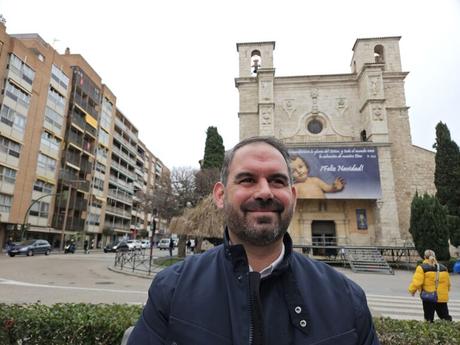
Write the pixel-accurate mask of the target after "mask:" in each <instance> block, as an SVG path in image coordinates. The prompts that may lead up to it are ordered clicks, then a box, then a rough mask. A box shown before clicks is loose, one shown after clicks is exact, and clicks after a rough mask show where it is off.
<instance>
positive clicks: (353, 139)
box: [235, 37, 435, 246]
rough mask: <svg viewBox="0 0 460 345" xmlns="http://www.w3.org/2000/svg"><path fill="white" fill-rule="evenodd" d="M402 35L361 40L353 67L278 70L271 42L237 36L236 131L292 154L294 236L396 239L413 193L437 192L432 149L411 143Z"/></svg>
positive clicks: (365, 241)
mask: <svg viewBox="0 0 460 345" xmlns="http://www.w3.org/2000/svg"><path fill="white" fill-rule="evenodd" d="M400 38H401V37H376V38H361V39H357V40H356V42H355V44H354V46H353V56H352V58H351V66H350V67H351V72H350V73H344V74H328V75H306V76H305V75H299V76H276V75H275V66H274V62H273V61H274V55H273V54H274V50H275V42H253V43H238V44H237V51H238V53H239V76H238V77H237V78H236V79H235V85H236V87H237V88H238V91H239V113H238V116H239V132H240V139H244V138H247V137H250V136H254V135H268V136H274V137H276V138H278V139H280V140H281V141H283V142H284V143H285V144H286V145H287V146H288V148H289V150H290V153H291V155H292V165H291V166H292V168H293V174H294V177H295V179H296V180H295V187H296V189H297V191H298V201H297V207H296V212H295V215H294V218H293V222H292V223H291V226H290V229H289V232H290V234H291V236H292V237H293V240H294V243H295V244H301V245H311V244H329V245H382V246H393V245H402V244H404V243H405V241H406V240H410V239H411V236H410V233H409V221H410V204H411V201H412V198H413V195H414V194H415V192H416V191H418V192H419V193H420V192H421V193H423V192H425V191H426V192H428V193H434V192H435V186H434V181H433V180H434V152H432V151H429V150H425V149H423V148H420V147H417V146H414V145H412V142H411V135H410V124H409V116H408V111H409V107H408V106H407V105H406V100H405V93H404V79H405V77H406V76H407V74H408V72H404V71H402V69H401V57H400V51H399V40H400Z"/></svg>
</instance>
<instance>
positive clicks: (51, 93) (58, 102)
mask: <svg viewBox="0 0 460 345" xmlns="http://www.w3.org/2000/svg"><path fill="white" fill-rule="evenodd" d="M48 103H51V104H52V105H54V107H55V108H56V109H57V110H58V111H59V112H60V113H62V114H63V113H64V107H65V98H64V96H62V95H61V94H60V93H59V92H57V91H56V90H55V89H54V88H53V87H51V86H50V88H49V90H48Z"/></svg>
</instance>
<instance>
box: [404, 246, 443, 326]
mask: <svg viewBox="0 0 460 345" xmlns="http://www.w3.org/2000/svg"><path fill="white" fill-rule="evenodd" d="M437 270H439V275H438V288H437V289H436V271H437ZM422 290H423V291H426V292H433V291H435V290H436V292H437V294H438V301H437V302H427V301H423V300H422V303H423V314H424V317H425V320H426V321H429V322H433V319H434V312H435V311H436V314H438V317H439V318H440V319H443V320H448V321H452V317H451V316H450V315H449V308H448V307H447V301H448V300H449V290H450V276H449V272H448V271H447V268H446V266H444V265H442V264H439V263H438V262H437V261H436V254H435V252H434V251H432V250H431V249H427V250H425V253H424V260H423V263H422V264H421V265H418V266H417V268H416V269H415V273H414V276H413V278H412V282H411V283H410V285H409V292H410V293H411V294H412V296H414V295H415V293H416V292H417V291H420V292H421V291H422Z"/></svg>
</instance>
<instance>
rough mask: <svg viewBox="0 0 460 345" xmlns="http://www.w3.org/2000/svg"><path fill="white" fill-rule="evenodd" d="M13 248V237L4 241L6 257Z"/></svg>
mask: <svg viewBox="0 0 460 345" xmlns="http://www.w3.org/2000/svg"><path fill="white" fill-rule="evenodd" d="M13 247H14V243H13V237H9V238H8V240H7V241H6V255H8V251H9V250H10V249H11V248H13Z"/></svg>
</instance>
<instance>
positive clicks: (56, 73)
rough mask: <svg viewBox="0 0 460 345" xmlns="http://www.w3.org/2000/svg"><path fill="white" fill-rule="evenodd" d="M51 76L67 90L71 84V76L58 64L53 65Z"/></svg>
mask: <svg viewBox="0 0 460 345" xmlns="http://www.w3.org/2000/svg"><path fill="white" fill-rule="evenodd" d="M51 78H53V80H54V81H55V82H56V83H58V84H59V85H60V86H61V87H63V88H64V89H66V90H67V86H68V85H69V78H68V77H67V76H66V75H65V74H64V72H62V71H61V70H60V69H59V68H57V67H56V65H53V66H51Z"/></svg>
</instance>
